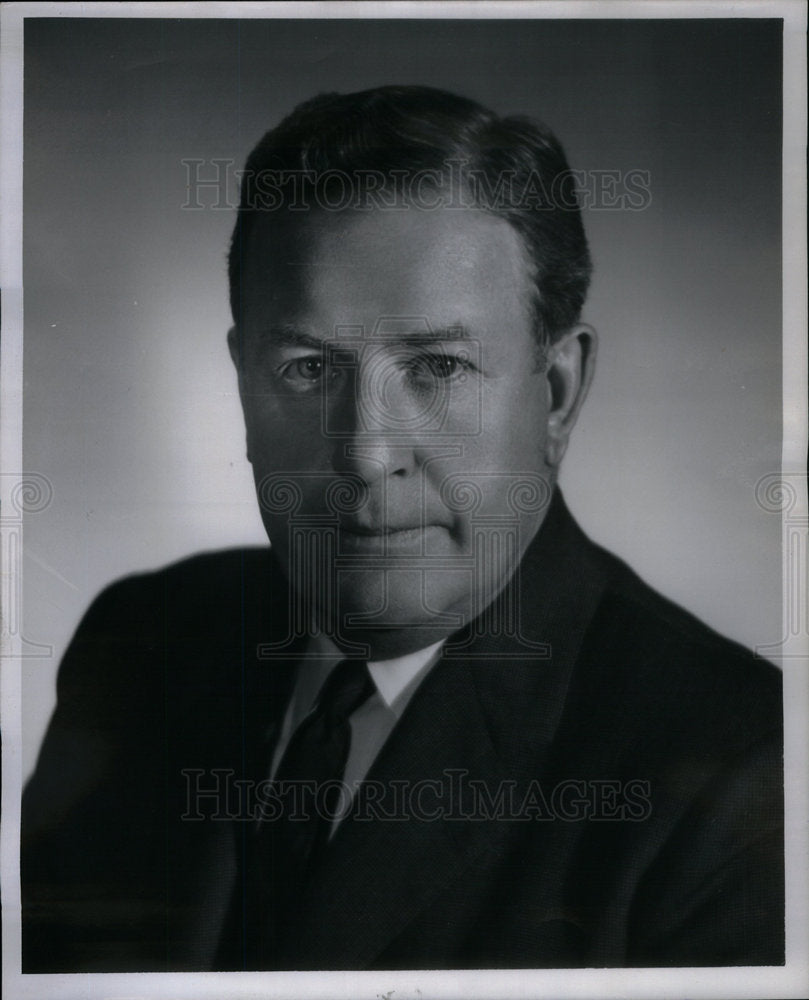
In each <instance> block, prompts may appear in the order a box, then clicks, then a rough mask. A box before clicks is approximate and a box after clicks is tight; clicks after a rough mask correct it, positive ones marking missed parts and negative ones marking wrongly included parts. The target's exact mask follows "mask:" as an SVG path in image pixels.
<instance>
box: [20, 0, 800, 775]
mask: <svg viewBox="0 0 809 1000" xmlns="http://www.w3.org/2000/svg"><path fill="white" fill-rule="evenodd" d="M780 31H781V25H780V22H777V21H762V20H721V21H706V20H685V21H615V20H613V21H575V22H574V21H547V20H539V21H510V22H502V21H500V22H492V21H478V22H470V21H434V20H432V21H345V20H341V21H292V20H286V21H285V20H273V21H255V20H251V21H244V22H241V23H240V22H238V21H222V20H211V21H200V20H189V21H170V20H129V19H115V20H96V19H75V20H70V19H65V18H61V19H58V20H55V19H29V20H27V21H26V25H25V148H24V155H25V203H24V212H25V215H24V218H25V234H24V240H25V243H24V251H25V258H24V268H25V270H24V283H25V353H24V378H25V404H24V460H25V469H26V470H27V471H30V472H37V473H41V474H43V475H45V476H47V477H48V480H49V481H50V483H51V486H52V489H53V499H52V502H51V503H50V505H49V506H48V507H47V508H46V509H45V510H43V511H40V512H37V513H33V514H31V515H29V516H27V518H26V521H25V563H24V577H23V578H24V594H23V597H24V618H23V632H24V637H25V640H26V643H27V645H26V647H25V648H26V649H27V650H28V652H29V653H33V654H37V649H36V648H35V647H34V646H33V645H30V644H32V643H44V644H47V645H49V646H51V647H52V654H51V655H31V656H28V657H27V658H26V659H24V660H23V685H24V686H23V698H24V704H23V707H24V722H25V725H24V761H23V769H24V773H25V772H27V771H28V770H29V769H30V767H31V766H32V765H33V762H34V758H35V753H36V749H37V746H38V743H39V740H40V738H41V735H42V731H43V728H44V726H45V724H46V722H47V718H48V715H49V713H50V711H51V709H52V706H53V698H54V678H55V674H56V668H57V665H58V660H59V657H60V656H61V653H62V652H63V650H64V648H65V645H66V643H67V641H68V640H69V638H70V635H71V633H72V631H73V629H74V628H75V626H76V623H77V621H78V619H79V617H80V616H81V614H82V612H83V611H84V609H85V608H86V606H87V605H88V603H89V601H90V600H91V599H92V597H93V596H94V595H95V593H97V591H98V590H99V589H100V588H101V587H102V586H103V585H104V584H105V583H107V582H109V581H110V580H112V579H114V578H116V577H118V576H121V575H123V574H126V573H129V572H131V571H134V570H138V569H143V568H147V567H154V566H159V565H162V564H164V563H166V562H169V561H171V560H174V559H177V558H179V557H181V556H183V555H185V554H187V553H190V552H195V551H199V550H201V549H206V548H216V547H223V546H230V545H238V544H244V543H247V544H253V543H261V542H262V541H263V540H264V535H263V531H262V527H261V523H260V520H259V517H258V513H257V509H256V503H255V499H254V496H253V488H252V481H251V478H250V472H249V466H248V465H247V463H246V461H245V459H244V445H243V430H242V426H241V415H240V412H239V407H238V400H237V397H236V382H235V377H234V375H233V373H232V371H231V368H230V362H229V359H228V357H227V351H226V348H225V332H226V330H227V327H228V325H229V314H228V309H227V286H226V276H225V252H226V246H227V241H228V237H229V233H230V230H231V227H232V224H233V216H234V213H233V211H232V210H230V209H228V208H227V207H224V208H222V209H218V210H217V209H215V208H213V207H212V206H213V205H214V203H215V202H216V200H217V193H216V192H215V191H211V190H205V191H202V192H201V194H200V201H201V202H202V203H203V204H204V205H206V206H208V207H206V208H204V209H202V210H189V209H188V208H184V207H183V206H184V204H186V203H187V200H188V195H187V168H186V167H185V166H184V165H183V162H182V161H183V160H184V159H189V158H198V159H204V160H206V161H210V160H211V159H213V158H222V159H226V160H231V161H232V163H233V167H234V168H236V167H240V166H241V165H242V164H243V161H244V158H245V156H246V155H247V153H248V151H249V149H250V148H251V147H252V146H253V145H254V144H255V142H256V141H257V140H258V138H259V137H260V136H261V135H262V134H263V132H264V131H265V130H266V129H267V128H269V127H271V126H272V125H274V124H275V123H276V122H277V121H278V120H279V119H280V117H281V116H282V115H284V114H286V113H287V112H288V111H289V110H290V109H291V108H292V107H293V106H294V105H295V104H296V103H297V102H298V101H301V100H304V99H306V98H308V97H310V96H312V95H313V94H314V93H316V92H318V91H321V90H353V89H360V88H365V87H371V86H375V85H379V84H386V83H397V82H399V83H421V84H429V85H433V86H439V87H446V88H448V89H454V90H457V91H459V92H461V93H464V94H467V95H469V96H471V97H475V98H477V99H479V100H480V101H482V102H483V103H484V104H487V105H488V106H490V107H492V108H494V109H495V110H497V111H500V112H503V113H527V114H531V115H534V116H537V117H540V118H542V119H544V120H545V121H546V122H547V123H548V124H550V125H551V127H552V128H553V129H554V130H555V131H556V132H557V134H558V135H559V137H560V138H561V139H562V142H563V144H564V145H565V147H566V149H567V152H568V156H569V159H570V161H571V164H572V166H573V167H575V168H578V169H582V170H588V171H604V170H619V171H627V170H632V169H637V170H645V171H648V172H649V175H650V190H651V203H650V205H649V206H648V207H647V208H645V209H644V210H643V211H627V210H623V211H617V210H612V211H603V210H590V211H587V212H586V214H585V224H586V226H587V229H588V233H589V236H590V241H591V246H592V250H593V256H594V260H595V267H596V273H595V280H594V285H593V289H592V292H591V295H590V298H589V301H588V304H587V307H586V310H585V319H587V320H589V321H590V322H592V323H593V324H594V325H595V326H596V327H597V328H598V330H599V332H600V334H601V350H600V357H599V370H598V374H597V377H596V382H595V385H594V388H593V392H592V394H591V397H590V400H589V402H588V404H587V406H586V408H585V411H584V413H583V415H582V417H581V420H580V423H579V426H578V428H577V430H576V432H575V435H574V441H573V444H572V447H571V450H570V452H569V454H568V457H567V459H566V462H565V468H564V471H563V476H562V485H563V487H564V488H565V491H566V495H567V499H568V502H569V504H570V506H571V507H572V509H573V511H574V513H575V514H576V515H577V517H578V518H579V520H580V522H581V523H582V526H583V527H584V528H585V530H587V531H588V533H589V534H590V535H591V537H593V538H594V539H595V540H597V541H599V542H601V543H603V544H605V545H607V546H608V547H609V548H611V549H613V550H614V551H616V552H617V553H618V554H619V555H621V556H623V557H624V558H625V559H627V561H628V562H630V563H631V564H632V565H633V566H634V567H635V569H637V570H638V571H639V572H640V573H641V575H642V576H644V577H645V578H646V579H647V580H648V581H649V582H650V583H652V584H653V585H654V586H656V587H658V588H659V589H661V590H662V591H664V592H665V593H667V594H668V595H669V596H671V597H673V598H674V599H675V600H677V601H679V602H680V603H681V604H683V605H685V606H686V607H688V608H689V609H691V610H693V611H695V612H696V613H697V614H698V615H699V616H700V617H702V618H703V619H705V620H706V621H708V622H709V623H710V624H711V625H713V626H714V627H715V628H717V629H719V630H720V631H722V632H724V633H726V634H728V635H730V636H732V637H734V638H737V639H739V640H740V641H741V642H743V643H744V644H746V645H748V646H755V645H757V644H763V643H771V642H775V641H777V640H778V639H779V638H780V636H781V527H780V518H779V516H778V515H777V514H774V513H771V512H767V511H765V510H762V509H761V508H760V507H759V506H758V505H757V503H756V499H755V493H754V490H755V484H756V482H757V481H758V480H759V479H760V478H761V477H762V476H764V475H766V474H767V473H772V472H777V471H778V470H779V469H780V454H781V453H780V443H781V323H780V314H781V258H780V221H781V214H780V213H781V208H780V205H781V191H780V188H781V162H780V153H781V139H780V110H781V95H780V85H781V69H780ZM202 170H203V174H204V176H208V177H210V176H212V174H213V170H214V168H213V167H212V166H210V165H209V166H206V167H204V168H202ZM230 195H231V197H233V196H234V195H235V183H234V182H233V180H232V177H231V185H230Z"/></svg>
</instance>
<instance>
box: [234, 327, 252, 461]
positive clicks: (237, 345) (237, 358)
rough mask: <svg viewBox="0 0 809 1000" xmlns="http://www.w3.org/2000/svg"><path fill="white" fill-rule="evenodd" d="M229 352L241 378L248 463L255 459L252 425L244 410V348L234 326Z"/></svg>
mask: <svg viewBox="0 0 809 1000" xmlns="http://www.w3.org/2000/svg"><path fill="white" fill-rule="evenodd" d="M228 351H229V352H230V360H231V361H232V362H233V364H234V365H235V367H236V372H237V374H238V376H239V397H240V399H241V401H242V412H243V413H244V419H245V424H246V429H247V461H248V462H252V461H253V459H252V458H251V455H250V425H249V421H248V415H247V411H246V410H245V408H244V382H243V381H242V372H243V368H242V348H241V342H240V337H239V331H238V329H237V328H236V327H235V326H232V327H231V328H230V329H229V330H228Z"/></svg>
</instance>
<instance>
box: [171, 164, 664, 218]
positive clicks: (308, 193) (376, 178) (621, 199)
mask: <svg viewBox="0 0 809 1000" xmlns="http://www.w3.org/2000/svg"><path fill="white" fill-rule="evenodd" d="M181 165H182V167H183V169H184V171H185V182H186V196H185V200H184V202H183V203H182V205H181V208H182V209H185V210H187V211H203V210H206V209H211V210H214V211H233V210H235V209H237V208H238V207H239V203H240V199H239V188H240V185H241V184H242V182H243V181H244V179H245V177H246V176H248V171H246V170H243V169H241V168H239V167H237V165H236V161H235V160H233V159H230V158H226V157H215V158H210V159H204V158H201V157H186V158H184V159H183V160H181ZM249 178H250V180H251V182H252V183H251V185H250V187H251V193H250V199H249V202H248V203H247V204H245V205H244V206H243V207H244V208H248V209H252V210H255V211H264V212H275V211H279V210H281V209H284V210H288V211H292V212H307V211H313V210H320V211H324V212H341V211H346V210H357V211H364V210H371V209H379V210H381V211H396V210H411V209H414V210H417V211H427V212H429V211H437V210H439V209H444V208H450V209H469V208H486V209H489V210H499V211H504V210H509V209H511V210H516V209H520V208H522V209H528V210H538V211H548V210H551V209H561V210H562V211H570V212H572V211H578V210H579V208H581V209H584V210H587V211H595V212H641V211H644V210H645V209H647V208H649V206H650V205H651V203H652V189H651V173H650V171H649V170H645V169H643V168H640V167H633V168H631V169H628V170H624V169H590V170H566V171H564V172H563V173H559V174H557V175H556V176H555V177H554V178H553V179H552V181H551V182H550V183H548V181H547V179H546V178H543V177H542V176H540V174H539V173H538V172H536V171H532V172H530V173H529V174H528V175H527V176H518V175H517V172H516V171H514V170H503V171H501V172H500V173H499V174H497V176H496V178H495V179H494V180H492V179H491V177H490V176H489V175H488V173H487V172H484V171H482V170H479V169H476V168H475V167H472V166H471V165H470V164H468V163H467V162H466V161H465V160H462V159H457V160H453V159H450V160H447V162H446V164H445V169H444V170H443V171H439V170H433V169H424V170H404V169H402V170H391V171H384V172H383V171H380V170H370V169H369V170H352V171H346V170H339V169H329V170H324V171H320V172H317V173H316V172H314V171H308V170H262V171H251V172H249Z"/></svg>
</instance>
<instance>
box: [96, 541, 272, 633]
mask: <svg viewBox="0 0 809 1000" xmlns="http://www.w3.org/2000/svg"><path fill="white" fill-rule="evenodd" d="M279 583H280V580H279V574H278V571H277V568H276V564H275V561H274V559H273V557H272V555H271V552H270V549H269V547H260V546H256V547H251V548H238V549H223V550H218V551H211V552H201V553H196V554H194V555H192V556H188V557H186V558H183V559H180V560H178V561H176V562H173V563H170V564H168V565H166V566H163V567H160V568H157V569H153V570H146V571H141V572H137V573H132V574H130V575H128V576H124V577H121V578H119V579H118V580H115V581H113V582H112V583H110V584H108V585H107V586H106V587H105V588H104V589H103V590H102V591H101V592H100V594H98V596H97V597H96V598H95V599H94V601H93V602H92V604H91V605H90V608H89V610H88V612H87V614H86V615H85V617H84V620H83V622H82V626H81V627H83V628H87V627H91V628H92V627H99V626H102V627H103V624H104V622H105V621H108V620H110V621H112V620H116V623H117V619H119V618H121V617H124V618H125V619H126V620H127V621H128V622H129V623H130V625H132V626H134V625H136V624H140V625H141V626H143V625H145V624H146V621H147V620H148V618H149V616H151V615H152V614H154V613H155V612H158V611H159V612H160V615H161V617H171V618H172V619H173V620H175V621H176V620H177V619H178V617H180V618H181V617H183V616H184V615H186V614H191V615H193V616H195V617H200V616H204V614H205V613H206V612H207V611H209V610H211V609H213V608H217V609H218V611H219V612H220V613H221V612H222V610H223V608H224V607H226V606H228V605H230V604H232V603H234V602H237V603H238V602H239V601H241V600H243V597H244V594H245V592H250V593H254V592H255V591H256V590H257V589H259V588H264V589H266V590H271V589H272V588H273V587H274V586H277V585H278V584H279ZM142 616H146V618H143V617H142ZM139 617H140V618H141V621H140V622H138V618H139Z"/></svg>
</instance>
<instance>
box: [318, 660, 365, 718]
mask: <svg viewBox="0 0 809 1000" xmlns="http://www.w3.org/2000/svg"><path fill="white" fill-rule="evenodd" d="M375 690H376V688H375V685H374V682H373V680H372V679H371V675H370V674H369V673H368V664H367V663H366V662H365V660H341V661H340V662H339V663H338V664H337V666H336V667H335V668H334V670H332V672H331V673H330V674H329V676H328V677H327V678H326V681H325V682H324V684H323V687H322V688H321V689H320V694H319V695H318V699H317V700H318V707H319V709H320V711H321V712H323V713H324V714H325V715H326V716H327V717H328V719H329V722H330V723H331V725H339V724H340V723H341V722H342V721H343V720H344V719H347V718H348V716H349V715H351V714H352V713H353V712H355V711H356V710H357V709H358V708H359V707H360V705H362V704H363V703H364V702H366V701H367V700H368V699H369V698H370V697H371V695H372V694H373V693H374V691H375Z"/></svg>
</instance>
